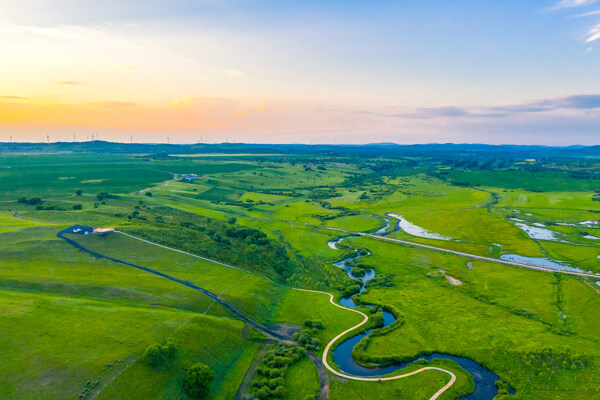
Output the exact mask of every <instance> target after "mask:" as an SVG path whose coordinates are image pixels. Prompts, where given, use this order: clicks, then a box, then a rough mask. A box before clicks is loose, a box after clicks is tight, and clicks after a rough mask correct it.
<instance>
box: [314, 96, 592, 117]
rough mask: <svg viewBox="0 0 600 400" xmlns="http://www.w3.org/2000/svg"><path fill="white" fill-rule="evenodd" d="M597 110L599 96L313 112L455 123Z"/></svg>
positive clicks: (321, 109)
mask: <svg viewBox="0 0 600 400" xmlns="http://www.w3.org/2000/svg"><path fill="white" fill-rule="evenodd" d="M560 109H564V110H595V109H599V110H600V94H598V95H596V94H589V95H574V96H566V97H557V98H551V99H541V100H536V101H532V102H527V103H521V104H511V105H502V106H487V107H454V106H447V107H427V108H410V109H409V108H405V109H400V110H397V109H393V110H391V111H370V110H343V109H332V108H320V109H317V110H316V111H317V112H320V113H334V114H351V115H363V116H373V117H384V118H402V119H414V120H433V119H459V118H504V117H508V116H511V115H517V114H529V113H549V112H552V111H556V110H560Z"/></svg>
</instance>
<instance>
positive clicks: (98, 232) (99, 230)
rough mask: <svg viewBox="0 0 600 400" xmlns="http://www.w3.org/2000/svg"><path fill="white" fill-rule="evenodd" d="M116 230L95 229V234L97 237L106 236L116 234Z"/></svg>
mask: <svg viewBox="0 0 600 400" xmlns="http://www.w3.org/2000/svg"><path fill="white" fill-rule="evenodd" d="M114 231H115V228H94V233H95V234H97V235H106V234H107V233H109V232H114Z"/></svg>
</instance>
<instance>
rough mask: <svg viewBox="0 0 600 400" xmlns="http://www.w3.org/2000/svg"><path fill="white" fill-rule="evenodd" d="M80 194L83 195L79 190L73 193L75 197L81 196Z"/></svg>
mask: <svg viewBox="0 0 600 400" xmlns="http://www.w3.org/2000/svg"><path fill="white" fill-rule="evenodd" d="M81 193H83V192H82V191H81V189H79V190H77V191H76V192H75V194H76V195H77V196H81Z"/></svg>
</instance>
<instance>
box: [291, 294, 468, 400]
mask: <svg viewBox="0 0 600 400" xmlns="http://www.w3.org/2000/svg"><path fill="white" fill-rule="evenodd" d="M292 289H294V290H299V291H301V292H312V293H321V294H326V295H328V296H329V302H330V303H331V304H333V305H334V306H336V307H338V308H341V309H344V310H348V311H352V312H355V313H357V314H360V315H362V316H363V317H364V318H363V320H362V321H361V322H359V323H358V324H356V325H354V326H353V327H351V328H349V329H346V330H345V331H343V332H341V333H340V334H339V335H337V336H336V337H334V338H333V339H331V341H330V342H329V343H327V346H326V347H325V350H324V351H323V356H322V358H321V361H323V364H324V365H325V368H327V369H328V370H329V372H331V373H332V374H335V375H337V376H340V377H342V378H346V379H351V380H354V381H365V382H383V381H393V380H396V379H402V378H407V377H409V376H412V375H416V374H419V373H421V372H423V371H426V370H437V371H442V372H444V373H446V374H448V375H450V381H449V382H448V383H447V384H446V385H445V386H444V387H442V388H441V389H440V390H438V391H437V392H435V394H434V395H433V396H431V397H430V398H429V400H435V399H437V398H438V397H440V396H441V395H442V393H444V392H445V391H446V390H448V389H450V387H452V385H453V384H454V382H455V381H456V375H454V373H452V372H451V371H448V370H446V369H443V368H438V367H423V368H419V369H417V370H415V371H412V372H408V373H406V374H402V375H395V376H388V377H382V378H378V377H361V376H354V375H348V374H345V373H343V372H339V371H337V370H335V369H334V368H333V367H331V365H329V363H328V362H327V355H328V354H329V351H330V349H331V347H332V346H333V344H334V343H335V342H337V341H338V339H340V338H341V337H343V336H344V335H346V334H347V333H349V332H352V331H354V330H356V329H358V328H360V327H361V326H363V325H364V324H366V323H367V322H368V321H369V317H368V316H367V315H366V314H365V313H362V312H360V311H358V310H354V309H352V308H348V307H344V306H342V305H340V304H337V303H336V302H335V301H334V300H333V299H334V296H333V294H331V293H327V292H320V291H317V290H308V289H298V288H292Z"/></svg>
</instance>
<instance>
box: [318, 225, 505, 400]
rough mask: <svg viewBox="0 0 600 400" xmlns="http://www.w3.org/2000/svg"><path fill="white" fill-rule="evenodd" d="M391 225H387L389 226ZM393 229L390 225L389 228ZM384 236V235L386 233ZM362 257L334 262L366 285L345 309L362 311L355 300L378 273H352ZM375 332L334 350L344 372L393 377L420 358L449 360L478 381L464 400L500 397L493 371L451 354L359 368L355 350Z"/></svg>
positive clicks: (387, 319) (387, 320) (388, 316)
mask: <svg viewBox="0 0 600 400" xmlns="http://www.w3.org/2000/svg"><path fill="white" fill-rule="evenodd" d="M386 225H387V224H386ZM388 227H389V226H388ZM382 233H383V232H382ZM350 237H354V236H347V237H343V238H340V239H338V240H334V241H331V242H329V243H328V246H329V247H330V248H332V249H337V247H336V245H337V244H338V243H340V242H341V241H342V240H344V239H348V238H350ZM361 256H362V255H361V254H359V253H358V251H356V255H355V256H354V257H349V258H345V259H343V260H341V261H338V262H336V263H334V264H333V265H335V266H336V267H338V268H342V269H344V270H345V271H346V273H347V274H348V276H349V277H350V278H353V279H360V280H361V282H362V285H361V288H360V291H359V293H357V294H355V295H353V296H351V297H344V298H342V299H340V304H341V305H342V306H344V307H348V308H358V306H357V305H356V303H355V302H354V300H353V299H352V297H354V296H357V295H359V294H360V293H362V292H363V291H364V290H365V286H366V283H367V282H368V281H370V280H371V279H373V278H374V277H375V270H374V269H371V270H370V271H369V272H367V273H366V274H365V275H364V276H362V277H357V276H354V275H353V274H352V265H353V264H355V262H356V261H355V260H356V258H358V257H361ZM363 307H367V308H371V307H373V306H370V305H363ZM383 319H384V326H389V325H391V324H393V323H394V322H395V321H396V317H394V315H393V314H392V313H390V312H387V311H383ZM372 331H373V330H372V329H369V330H367V331H366V332H364V333H360V334H358V335H356V336H353V337H351V338H349V339H346V340H345V341H344V342H342V343H340V344H339V345H338V346H337V347H336V348H335V350H334V351H333V361H334V362H335V364H337V365H338V366H339V367H340V370H341V371H342V372H344V373H346V374H350V375H354V376H360V377H373V376H383V375H387V374H391V373H393V372H396V371H399V370H401V369H403V368H405V367H407V366H408V365H410V364H412V363H414V362H415V361H416V360H417V359H425V360H427V361H431V360H434V359H440V358H441V359H448V360H452V361H455V362H456V363H457V364H458V365H460V366H461V367H462V368H463V369H464V370H465V371H467V372H468V373H470V374H471V375H472V376H473V378H474V383H475V391H474V392H472V393H470V394H468V395H466V396H462V397H460V399H461V400H493V398H494V397H496V395H497V394H498V388H497V387H496V381H498V380H500V378H499V377H498V375H496V374H495V373H493V372H492V371H490V370H489V369H488V368H486V367H484V366H483V365H481V364H479V363H477V362H475V361H473V360H471V359H469V358H465V357H457V356H453V355H450V354H444V353H432V354H428V355H422V356H419V357H417V358H415V359H413V360H410V361H405V362H402V363H396V364H391V365H388V366H385V367H375V368H367V367H363V366H362V365H359V364H358V363H356V361H354V358H353V357H352V350H353V349H354V347H355V346H356V345H357V344H358V343H359V342H360V341H361V340H362V339H364V338H365V337H367V336H368V335H369V334H370V333H371V332H372ZM510 393H513V394H514V393H515V390H514V389H512V388H510Z"/></svg>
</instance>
